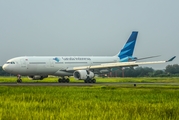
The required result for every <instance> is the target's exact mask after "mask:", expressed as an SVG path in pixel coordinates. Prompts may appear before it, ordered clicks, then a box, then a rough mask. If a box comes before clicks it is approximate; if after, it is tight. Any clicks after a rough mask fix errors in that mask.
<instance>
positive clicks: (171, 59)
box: [166, 56, 176, 62]
mask: <svg viewBox="0 0 179 120" xmlns="http://www.w3.org/2000/svg"><path fill="white" fill-rule="evenodd" d="M175 58H176V56H174V57H172V58H170V59H169V60H167V61H166V62H171V61H173V59H175Z"/></svg>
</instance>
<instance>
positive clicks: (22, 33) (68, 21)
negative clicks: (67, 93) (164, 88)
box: [0, 0, 179, 69]
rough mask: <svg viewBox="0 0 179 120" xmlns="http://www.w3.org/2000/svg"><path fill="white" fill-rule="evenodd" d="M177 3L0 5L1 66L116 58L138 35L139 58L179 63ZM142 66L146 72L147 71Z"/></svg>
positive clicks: (9, 0) (113, 0)
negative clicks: (36, 59)
mask: <svg viewBox="0 0 179 120" xmlns="http://www.w3.org/2000/svg"><path fill="white" fill-rule="evenodd" d="M178 5H179V1H178V0H171V1H169V0H0V65H3V64H4V63H5V62H6V61H7V60H8V59H11V58H13V57H18V56H39V55H40V56H49V55H50V56H83V55H85V56H113V55H116V54H117V53H118V52H119V51H120V49H121V48H122V47H123V46H124V44H125V42H126V41H127V39H128V38H129V36H130V34H131V32H132V31H139V33H138V38H137V42H136V46H135V50H134V56H136V57H138V58H140V57H146V56H153V55H161V56H160V57H157V58H152V59H147V60H146V61H156V60H157V61H158V60H167V59H169V58H171V57H173V56H178V57H176V59H175V60H174V61H173V62H171V63H166V64H160V65H145V66H148V67H152V68H154V69H165V67H166V66H167V65H169V64H170V65H173V64H178V63H179V61H178V58H179V52H178V50H179V48H178V46H179V34H178V33H179V14H178V11H179V7H178ZM145 66H142V67H145Z"/></svg>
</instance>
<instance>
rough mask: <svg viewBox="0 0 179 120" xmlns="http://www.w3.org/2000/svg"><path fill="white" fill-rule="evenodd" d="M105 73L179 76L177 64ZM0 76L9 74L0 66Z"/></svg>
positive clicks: (112, 75) (117, 75) (115, 74)
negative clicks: (159, 68)
mask: <svg viewBox="0 0 179 120" xmlns="http://www.w3.org/2000/svg"><path fill="white" fill-rule="evenodd" d="M107 75H108V76H109V77H169V76H173V77H179V65H178V64H173V65H167V66H166V68H165V69H164V70H154V69H153V68H150V67H134V68H133V67H126V68H123V69H117V70H114V71H112V72H110V73H109V74H107ZM0 76H11V74H10V73H7V72H5V71H4V70H3V69H2V67H0ZM100 76H104V75H100Z"/></svg>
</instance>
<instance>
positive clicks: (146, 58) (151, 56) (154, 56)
mask: <svg viewBox="0 0 179 120" xmlns="http://www.w3.org/2000/svg"><path fill="white" fill-rule="evenodd" d="M159 56H160V55H156V56H150V57H144V58H137V59H136V60H144V59H149V58H155V57H159Z"/></svg>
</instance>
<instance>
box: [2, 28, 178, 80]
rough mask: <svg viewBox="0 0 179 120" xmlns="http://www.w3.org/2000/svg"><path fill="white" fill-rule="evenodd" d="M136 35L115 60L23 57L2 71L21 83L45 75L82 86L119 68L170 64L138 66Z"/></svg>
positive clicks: (78, 57) (7, 64) (134, 34)
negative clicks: (97, 76) (79, 82)
mask: <svg viewBox="0 0 179 120" xmlns="http://www.w3.org/2000/svg"><path fill="white" fill-rule="evenodd" d="M137 35H138V31H133V32H132V33H131V35H130V37H129V39H128V40H127V42H126V44H125V45H124V47H123V48H122V49H121V50H120V51H119V53H118V54H117V55H115V56H22V57H15V58H12V59H10V60H8V61H7V62H6V63H5V64H4V65H3V67H2V68H3V70H4V71H6V72H9V73H11V74H13V75H17V82H18V83H21V82H22V79H21V76H28V77H29V78H30V79H32V80H43V79H44V78H47V77H48V75H53V76H58V77H59V78H58V82H59V83H69V82H70V80H69V78H68V77H69V76H74V78H76V79H77V80H84V82H85V83H95V82H96V79H95V74H105V73H109V72H111V71H113V70H114V69H118V68H122V67H135V66H138V65H144V64H159V63H166V62H170V61H172V60H173V59H174V58H175V57H176V56H174V57H172V58H171V59H169V60H166V61H151V62H138V60H141V59H148V58H153V57H158V56H150V57H145V58H139V59H138V58H137V57H133V52H134V48H135V43H136V40H137Z"/></svg>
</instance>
